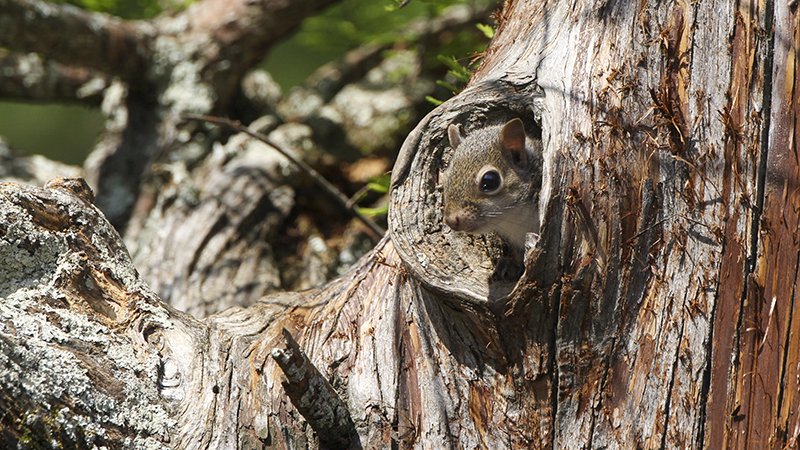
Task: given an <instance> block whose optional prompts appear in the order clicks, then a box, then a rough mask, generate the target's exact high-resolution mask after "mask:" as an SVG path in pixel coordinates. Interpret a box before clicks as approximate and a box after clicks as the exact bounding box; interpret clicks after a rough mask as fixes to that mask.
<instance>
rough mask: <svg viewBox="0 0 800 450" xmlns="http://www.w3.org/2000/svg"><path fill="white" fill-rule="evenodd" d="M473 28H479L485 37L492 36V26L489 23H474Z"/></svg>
mask: <svg viewBox="0 0 800 450" xmlns="http://www.w3.org/2000/svg"><path fill="white" fill-rule="evenodd" d="M475 28H477V29H479V30H481V33H483V35H484V36H486V39H491V38H493V37H494V28H492V26H491V25H486V24H485V23H476V24H475Z"/></svg>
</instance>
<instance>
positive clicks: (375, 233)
mask: <svg viewBox="0 0 800 450" xmlns="http://www.w3.org/2000/svg"><path fill="white" fill-rule="evenodd" d="M184 117H185V118H186V119H192V120H201V121H204V122H208V123H213V124H215V125H221V126H224V127H227V128H230V129H231V130H235V131H238V132H240V133H244V134H246V135H248V136H250V137H252V138H255V139H258V140H259V141H261V142H263V143H265V144H267V145H269V146H270V147H272V148H274V149H275V150H277V151H278V153H280V154H281V155H283V156H285V157H286V158H287V159H288V160H289V161H291V163H292V164H294V165H295V166H296V167H297V168H299V169H300V170H302V171H303V172H305V173H306V174H308V176H310V177H311V178H312V179H313V180H314V182H315V183H317V185H318V186H319V187H321V188H322V189H323V190H324V191H325V192H326V193H327V194H328V195H330V196H331V197H332V198H333V199H334V200H336V202H337V203H339V205H341V206H342V207H343V208H344V209H346V210H347V211H348V212H350V213H351V214H352V215H353V216H354V217H355V218H356V219H358V220H359V221H361V223H363V224H364V225H366V226H367V228H368V229H369V230H370V232H371V234H372V237H373V238H375V240H376V242H377V241H378V240H380V238H381V237H383V235H384V233H386V230H384V229H383V228H381V227H380V226H379V225H378V224H376V223H375V222H374V221H372V220H371V219H370V218H369V217H367V216H365V215H363V214H361V213H360V212H358V210H357V209H356V208H354V207H353V206H352V205H351V204H350V199H349V198H347V196H346V195H344V194H343V193H342V192H341V191H340V190H339V189H337V188H336V186H334V185H333V184H331V183H330V182H329V181H328V180H326V179H325V177H323V176H322V175H321V174H320V173H319V172H317V171H316V170H315V169H314V168H313V167H311V166H309V165H308V164H306V163H304V162H303V161H301V160H299V159H297V158H295V157H294V156H292V154H291V153H290V152H288V151H286V150H285V149H284V148H283V147H282V146H281V145H279V144H278V143H276V142H274V141H272V140H271V139H269V138H268V137H266V136H264V135H263V134H261V133H259V132H257V131H253V130H251V129H249V128H247V127H245V126H244V125H242V124H241V123H239V122H237V121H234V120H230V119H226V118H224V117H215V116H203V115H197V114H185V115H184Z"/></svg>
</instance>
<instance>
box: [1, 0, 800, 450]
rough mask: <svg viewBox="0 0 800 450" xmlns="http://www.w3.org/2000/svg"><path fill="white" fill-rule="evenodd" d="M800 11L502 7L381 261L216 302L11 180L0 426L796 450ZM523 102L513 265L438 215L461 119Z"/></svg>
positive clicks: (494, 115)
mask: <svg viewBox="0 0 800 450" xmlns="http://www.w3.org/2000/svg"><path fill="white" fill-rule="evenodd" d="M796 12H797V11H796V9H795V5H794V4H789V3H775V2H772V1H771V0H767V1H766V2H761V3H758V2H753V3H741V2H740V3H734V4H730V3H729V2H723V1H719V0H710V1H703V2H694V3H692V2H681V1H678V2H660V3H659V2H655V3H653V2H650V3H648V2H642V3H636V4H631V3H628V2H619V1H613V0H612V1H606V2H577V3H576V2H572V1H556V2H544V3H543V2H538V1H533V0H518V1H512V2H508V3H507V4H506V6H505V8H504V10H503V12H502V14H501V15H500V21H501V25H500V26H499V29H498V31H497V35H496V37H495V39H494V41H493V43H492V46H491V47H490V49H489V50H488V51H487V54H486V56H485V58H486V59H485V61H484V63H483V66H482V68H481V70H480V71H479V72H478V73H477V74H476V76H475V77H474V79H473V80H472V82H471V84H470V86H469V87H468V88H467V89H466V90H465V91H464V92H462V93H461V94H460V95H459V96H457V97H455V98H454V99H452V100H451V101H449V102H447V103H445V104H444V105H442V106H441V107H440V108H437V109H436V110H435V111H433V112H432V113H430V114H429V115H428V116H427V117H426V118H425V119H424V120H423V121H422V122H421V123H420V124H419V126H418V127H417V128H416V129H415V130H414V131H413V132H412V133H411V135H410V136H409V137H408V139H407V140H406V142H405V144H404V146H403V149H402V151H401V155H400V157H399V159H398V162H397V164H396V166H395V170H394V173H393V177H394V180H393V190H392V203H391V207H392V208H391V214H390V222H389V225H390V233H389V235H388V236H386V237H385V238H384V239H383V240H382V241H381V242H380V243H379V244H378V245H377V247H376V248H375V249H374V250H373V251H372V253H370V254H369V255H368V256H367V257H365V258H363V259H362V260H361V261H360V262H359V263H358V264H356V265H355V267H353V268H352V269H351V270H350V271H349V272H348V273H347V274H345V275H344V276H342V277H341V278H339V279H337V280H335V281H333V282H331V283H329V284H328V285H326V286H324V287H323V288H320V289H316V290H310V291H303V292H298V293H285V294H278V295H274V296H270V297H268V298H266V299H264V300H263V301H261V302H258V303H256V304H254V305H252V306H250V307H248V308H238V309H231V310H228V311H226V312H223V313H220V314H217V315H214V316H211V317H209V318H207V319H205V320H204V321H199V320H197V319H194V318H192V317H189V316H187V315H184V314H182V313H180V312H177V311H175V310H173V309H171V308H169V307H167V306H165V305H163V304H162V303H161V302H159V300H158V298H157V296H156V295H155V294H154V293H153V292H152V291H150V289H149V288H148V287H147V286H145V285H144V284H143V283H142V282H141V280H140V279H139V278H138V274H137V273H136V271H135V270H134V268H133V266H132V264H131V261H130V260H129V258H128V256H127V252H126V251H125V249H124V247H123V245H122V244H121V241H120V238H119V236H118V235H117V234H116V233H115V232H114V231H113V228H111V226H110V225H109V224H108V223H107V222H106V221H105V220H104V219H103V218H102V215H101V214H100V213H99V212H98V210H97V209H96V208H94V207H93V206H92V205H91V203H90V201H91V195H90V193H88V192H87V190H86V189H85V187H84V186H83V185H82V184H81V183H80V182H77V181H73V180H58V181H55V182H53V183H51V184H50V185H49V186H47V187H46V188H45V189H38V188H27V187H21V186H19V185H14V184H5V185H0V199H1V200H0V261H3V263H4V264H3V265H2V269H0V299H2V301H0V317H1V318H2V320H0V336H2V339H0V358H2V360H3V367H5V368H6V369H4V370H3V371H2V375H3V376H2V383H3V392H4V393H5V395H3V397H1V399H0V405H2V408H3V411H4V412H5V414H4V415H3V416H2V419H0V420H2V422H0V423H2V425H3V427H2V439H3V442H4V443H6V444H8V445H12V444H13V445H17V444H18V443H22V444H23V446H24V445H28V446H30V447H36V446H49V445H51V443H52V442H60V443H62V444H63V445H65V446H66V445H68V444H75V443H77V444H78V445H86V444H88V445H98V446H100V445H107V446H122V445H127V446H144V445H149V446H153V447H156V446H158V445H162V446H164V447H170V448H254V447H262V446H263V447H274V448H287V447H292V448H317V447H320V446H321V447H329V448H336V447H348V446H349V447H353V448H359V447H361V448H387V447H397V448H412V447H415V448H709V449H716V448H732V447H734V448H752V449H756V448H759V449H760V448H783V447H790V448H796V447H797V437H798V434H800V424H799V423H798V420H799V419H798V395H797V393H798V392H799V390H798V389H799V388H800V386H798V379H800V377H798V375H800V373H799V372H798V370H799V369H798V360H799V359H800V354H798V350H799V349H798V344H800V341H799V339H800V337H798V336H800V332H798V331H799V330H798V327H799V326H800V320H793V319H796V318H797V317H795V316H796V315H797V314H796V312H795V311H794V309H793V308H794V298H795V296H796V295H797V294H796V293H795V287H796V285H797V274H798V271H797V267H798V258H800V252H799V251H798V243H797V238H796V234H797V229H798V222H800V217H798V214H800V212H798V211H800V207H798V189H797V179H798V175H800V171H799V169H800V167H799V166H800V160H798V157H797V144H796V143H795V141H794V136H795V133H794V129H795V127H796V126H797V125H796V120H795V112H796V108H797V106H796V105H798V94H797V93H796V89H795V84H796V80H795V73H794V70H795V67H796V66H797V64H796V62H797V52H796V48H797V46H798V39H800V38H798V36H799V35H798V22H797V20H798V18H797V15H796ZM509 117H523V118H524V119H525V120H526V122H528V123H537V124H539V126H540V128H541V130H540V131H541V134H542V140H543V142H544V148H545V169H546V171H545V172H546V174H545V179H544V180H543V189H542V206H543V207H542V208H541V211H542V215H543V226H542V232H541V239H540V240H539V242H538V243H537V244H536V246H535V247H534V248H532V249H531V250H530V251H529V252H528V254H527V255H526V261H525V268H524V273H523V274H522V276H521V277H520V279H519V280H505V279H502V278H501V277H498V276H497V274H493V272H494V271H495V267H496V263H497V261H498V259H499V258H500V257H501V253H502V249H501V248H500V245H499V243H498V242H497V241H496V240H494V239H493V238H486V239H483V238H471V237H468V236H464V235H461V234H456V233H453V232H451V231H450V230H449V229H448V228H447V227H446V226H445V225H443V223H442V214H441V186H440V174H441V172H442V168H443V164H444V163H443V161H446V160H447V159H448V158H449V156H450V153H451V150H450V149H449V148H447V146H446V144H445V142H446V139H445V130H446V126H447V124H449V123H453V122H455V123H459V124H462V125H463V126H465V127H466V129H468V130H469V129H474V128H477V127H480V126H482V124H485V123H487V122H492V121H499V120H503V119H506V118H509ZM295 341H296V342H295Z"/></svg>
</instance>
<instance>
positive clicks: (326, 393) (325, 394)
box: [272, 328, 357, 448]
mask: <svg viewBox="0 0 800 450" xmlns="http://www.w3.org/2000/svg"><path fill="white" fill-rule="evenodd" d="M281 335H282V337H283V348H274V349H272V358H273V359H275V361H276V362H277V363H278V366H280V368H281V370H283V373H284V375H286V381H285V382H283V383H282V385H283V388H284V390H286V395H288V396H289V399H290V400H291V401H292V404H293V405H294V406H295V408H297V410H298V411H300V414H302V415H303V417H304V418H305V419H306V421H307V422H308V424H309V425H311V428H313V429H314V431H315V432H316V433H317V436H318V437H319V441H320V444H321V446H322V448H352V447H351V444H352V443H353V442H354V439H356V437H357V434H356V429H355V424H354V423H353V419H352V418H351V417H350V413H349V412H348V411H347V405H345V404H344V402H343V401H342V399H341V398H339V395H338V394H337V393H336V391H335V390H334V389H333V386H331V384H330V383H328V380H326V379H325V377H323V376H322V374H321V373H320V372H319V370H317V368H316V367H314V365H313V364H311V361H309V359H308V357H307V356H306V355H305V354H304V353H303V351H302V350H301V349H300V346H299V345H298V344H297V342H296V341H295V340H294V338H292V335H291V334H290V333H289V332H288V331H286V329H285V328H284V329H283V332H282V334H281Z"/></svg>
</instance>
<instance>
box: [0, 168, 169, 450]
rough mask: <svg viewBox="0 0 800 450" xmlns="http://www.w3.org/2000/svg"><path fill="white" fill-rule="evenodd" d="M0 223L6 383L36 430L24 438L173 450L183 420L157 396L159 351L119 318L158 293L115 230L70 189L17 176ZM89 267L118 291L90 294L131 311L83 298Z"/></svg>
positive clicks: (14, 410) (1, 361)
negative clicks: (109, 312)
mask: <svg viewBox="0 0 800 450" xmlns="http://www.w3.org/2000/svg"><path fill="white" fill-rule="evenodd" d="M0 224H2V225H0V386H2V389H3V391H4V392H7V393H8V394H9V395H10V396H11V398H12V399H18V400H13V401H12V402H11V404H10V405H7V406H8V410H9V413H10V414H14V415H16V416H18V417H17V419H16V422H15V424H16V426H17V427H19V429H21V430H23V431H24V430H28V431H27V433H23V435H26V436H29V437H28V438H25V437H24V436H23V437H22V439H23V440H24V439H30V440H31V441H30V442H31V445H33V444H34V443H36V442H42V440H44V441H47V442H51V443H52V444H53V445H56V444H58V442H60V441H63V443H70V442H72V443H80V444H81V445H79V446H83V445H88V446H93V445H105V444H106V443H107V442H108V441H107V439H110V436H115V437H114V438H113V439H125V437H126V436H127V437H128V439H129V440H128V444H129V446H130V447H134V448H165V445H164V444H163V443H164V442H167V441H168V437H169V435H170V434H171V430H173V428H174V427H175V419H174V416H173V412H172V411H169V410H168V409H167V408H166V406H165V402H164V400H163V399H162V398H161V396H160V393H159V388H158V386H159V385H158V373H159V367H160V364H161V360H160V358H159V356H158V354H157V353H156V352H155V350H153V349H152V348H150V347H149V346H148V345H147V344H146V343H145V342H144V340H142V339H137V333H138V331H137V330H136V329H129V328H128V327H130V326H131V325H132V323H131V322H130V321H126V322H124V323H123V322H114V320H113V319H114V317H136V316H137V315H140V314H141V311H139V310H138V309H137V308H139V307H140V306H142V305H143V304H144V305H148V306H153V305H155V304H157V299H156V297H155V295H153V294H152V292H151V291H150V290H149V289H148V288H147V287H146V286H145V285H144V284H143V283H142V282H141V281H140V280H139V279H138V277H137V276H136V271H135V270H134V269H133V267H132V266H131V263H130V257H129V256H128V255H127V251H125V249H124V247H123V246H122V245H121V243H120V238H119V236H118V235H117V234H116V231H114V230H113V228H112V227H111V226H110V224H109V223H108V222H107V221H105V220H104V219H103V218H102V215H101V214H100V213H99V211H98V210H97V209H96V208H95V207H94V206H93V205H90V204H88V203H86V202H85V201H83V200H81V199H80V198H78V197H75V196H74V195H71V194H70V193H69V192H68V191H66V190H61V189H39V188H32V187H23V186H19V185H13V184H6V185H0ZM87 273H92V274H102V275H103V276H104V277H106V279H107V280H108V283H109V284H108V286H102V287H100V288H102V289H110V288H113V290H112V291H108V292H107V293H104V292H103V291H102V289H100V295H99V296H98V298H96V299H94V301H96V302H106V303H108V304H109V305H111V304H112V302H113V301H116V302H117V303H114V304H113V305H112V306H109V307H108V308H112V307H113V308H117V309H121V308H127V310H125V314H124V315H116V316H113V317H112V318H109V317H107V316H103V315H100V314H99V312H98V310H97V309H96V307H95V305H93V304H90V303H87V301H86V299H85V298H81V291H80V289H81V287H82V286H86V285H87V284H86V283H89V282H90V281H91V280H90V279H87V278H86V277H85V274H87ZM94 288H95V289H99V288H98V286H94ZM76 289H77V290H76ZM115 296H116V297H115ZM120 296H122V297H120ZM128 296H129V297H130V298H129V299H128V298H126V297H128ZM120 298H122V300H128V301H123V302H119V300H120ZM87 306H91V307H87ZM159 312H160V315H162V316H163V315H164V314H166V312H165V311H164V310H163V308H162V309H160V310H159ZM109 324H110V325H109ZM58 445H61V444H58Z"/></svg>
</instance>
